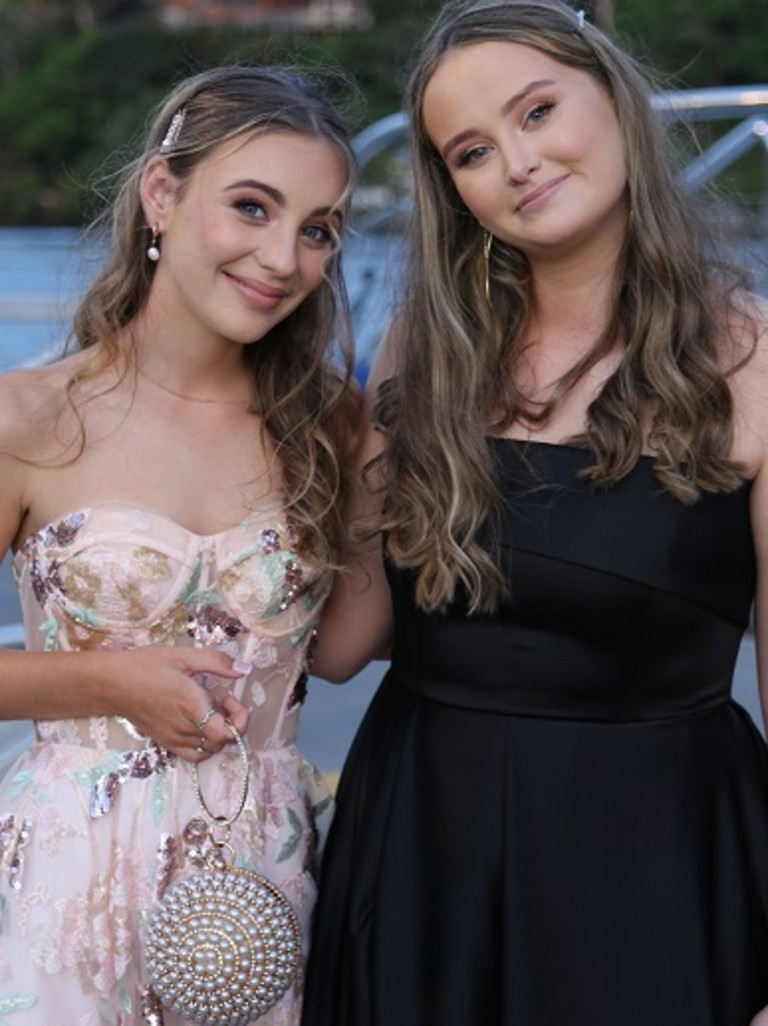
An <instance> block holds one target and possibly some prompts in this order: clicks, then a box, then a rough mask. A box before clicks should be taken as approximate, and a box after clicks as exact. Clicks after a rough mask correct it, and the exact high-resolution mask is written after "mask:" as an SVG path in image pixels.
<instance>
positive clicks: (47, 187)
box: [0, 0, 768, 224]
mask: <svg viewBox="0 0 768 1026" xmlns="http://www.w3.org/2000/svg"><path fill="white" fill-rule="evenodd" d="M439 2H440V0H371V2H370V7H371V9H372V11H373V14H374V19H375V21H374V25H373V27H372V28H371V29H370V30H368V31H348V32H343V33H342V32H335V33H324V34H315V35H311V36H303V35H298V34H294V35H290V34H288V35H282V34H281V35H278V34H274V33H264V32H255V31H250V30H244V29H220V30H218V29H217V30H212V29H199V30H192V31H179V30H171V29H170V28H168V27H164V26H162V25H160V24H159V23H157V22H156V21H155V20H151V19H149V18H147V17H146V15H145V16H143V20H142V19H139V20H134V21H132V22H129V23H126V24H119V23H118V24H115V23H107V24H104V25H101V26H99V27H97V28H94V29H91V30H88V31H87V32H81V31H78V30H77V28H76V27H75V26H74V24H68V23H64V22H59V23H55V24H49V25H44V26H40V27H39V28H34V27H33V26H31V25H30V24H29V23H28V22H27V23H22V21H20V20H19V19H18V18H17V17H16V14H17V13H18V11H19V10H22V9H23V4H21V5H20V3H19V2H18V0H5V2H3V3H2V4H0V35H2V40H0V43H1V44H2V45H0V77H2V80H3V82H4V84H3V85H2V86H0V163H2V167H3V174H2V176H0V212H1V213H0V218H1V219H2V221H3V222H4V223H6V224H76V223H82V222H83V221H84V220H87V219H88V218H90V216H91V215H92V214H93V209H92V202H91V201H90V200H89V192H88V190H87V189H86V188H85V186H86V185H87V183H89V182H90V181H91V180H92V178H93V177H94V174H96V173H97V172H99V171H100V170H101V169H103V168H105V166H107V163H106V162H108V161H109V159H110V155H114V154H116V153H117V154H119V155H120V156H121V157H123V156H127V155H130V154H131V152H132V150H133V148H134V146H135V144H136V142H137V140H138V138H139V136H140V135H141V132H142V129H143V126H144V124H145V121H146V118H147V115H148V112H149V111H150V109H151V108H152V107H153V106H154V105H155V104H156V103H157V102H159V100H160V99H161V97H162V96H163V94H164V93H165V92H166V91H167V89H168V88H169V87H170V86H171V85H172V84H174V83H175V82H176V81H178V79H179V78H181V77H183V76H185V75H186V74H189V73H191V72H194V71H197V70H200V69H202V68H205V67H209V66H211V65H214V64H217V63H220V62H221V61H229V60H241V61H256V62H265V63H278V62H279V63H286V62H287V63H291V64H298V65H300V66H302V67H305V68H308V69H309V70H311V71H314V72H315V73H316V74H318V75H319V76H320V77H321V78H322V79H323V80H324V82H325V84H326V87H327V88H328V89H329V90H330V92H331V93H332V95H333V96H334V98H335V99H336V100H337V102H339V103H340V104H341V105H342V107H343V108H345V109H346V110H347V112H348V115H349V118H350V123H351V126H352V127H353V128H355V129H359V128H362V127H363V126H364V125H366V124H368V123H369V122H371V121H373V120H375V119H376V118H379V117H383V116H384V115H386V114H390V113H392V111H394V110H397V109H398V108H399V106H400V100H401V95H402V87H403V78H404V71H405V69H406V67H407V65H408V60H409V56H410V53H411V50H412V48H413V45H414V42H415V41H416V39H417V38H418V36H419V35H420V34H421V31H422V29H423V27H424V25H425V24H426V22H427V20H428V18H429V17H430V15H431V14H432V13H433V12H434V11H435V10H436V9H437V7H438V6H439ZM138 9H139V10H141V5H138ZM12 13H13V15H14V16H13V17H11V14H12ZM672 13H673V17H672V18H671V17H670V16H671V14H672ZM616 27H617V30H618V32H619V34H620V35H621V37H622V39H624V40H627V41H628V42H629V44H630V47H631V49H632V50H633V51H634V52H635V53H637V54H638V55H639V56H640V57H641V58H644V59H649V60H650V61H651V63H652V64H653V65H654V66H655V67H657V68H658V69H660V70H661V71H662V73H663V74H664V75H666V76H669V77H670V78H671V80H673V81H674V82H675V84H677V85H680V86H697V85H723V84H743V83H752V82H761V81H764V80H765V79H766V77H768V71H767V69H766V65H765V57H764V54H765V40H766V39H768V3H766V0H616ZM353 83H356V85H355V84H353Z"/></svg>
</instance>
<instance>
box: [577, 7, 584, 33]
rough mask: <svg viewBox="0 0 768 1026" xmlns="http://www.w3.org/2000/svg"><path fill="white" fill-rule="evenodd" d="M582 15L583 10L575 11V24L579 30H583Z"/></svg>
mask: <svg viewBox="0 0 768 1026" xmlns="http://www.w3.org/2000/svg"><path fill="white" fill-rule="evenodd" d="M584 17H585V15H584V11H583V10H581V11H577V12H576V25H577V27H578V30H579V32H583V30H584Z"/></svg>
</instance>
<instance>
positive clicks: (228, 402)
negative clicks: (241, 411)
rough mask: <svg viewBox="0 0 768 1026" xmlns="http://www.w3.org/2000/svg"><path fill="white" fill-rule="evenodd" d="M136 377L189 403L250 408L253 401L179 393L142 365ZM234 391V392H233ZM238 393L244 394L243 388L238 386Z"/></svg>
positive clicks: (232, 397)
mask: <svg viewBox="0 0 768 1026" xmlns="http://www.w3.org/2000/svg"><path fill="white" fill-rule="evenodd" d="M136 375H137V377H139V378H141V379H142V380H144V381H146V382H148V383H149V384H150V385H151V386H152V387H153V388H156V389H158V391H160V392H163V393H164V394H165V395H169V396H173V398H174V399H181V400H183V401H184V402H188V403H213V404H217V405H221V406H250V405H251V399H250V398H246V397H244V396H243V395H242V394H239V395H233V394H230V395H228V396H226V397H224V396H217V395H213V394H210V395H205V394H203V393H202V391H201V393H200V394H199V395H198V394H192V393H187V392H183V391H177V389H175V388H171V386H170V385H166V384H164V383H163V382H161V381H158V380H156V379H155V378H153V377H152V376H151V375H150V374H148V373H147V371H146V370H145V369H144V368H143V367H142V365H141V364H140V363H137V364H136ZM233 391H234V390H233ZM237 392H238V393H241V392H242V386H241V385H239V384H238V387H237Z"/></svg>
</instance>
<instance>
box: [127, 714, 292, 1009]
mask: <svg viewBox="0 0 768 1026" xmlns="http://www.w3.org/2000/svg"><path fill="white" fill-rule="evenodd" d="M229 727H230V730H231V731H232V733H233V735H234V736H235V740H236V742H237V744H238V747H239V749H240V753H241V755H242V757H243V762H244V767H245V774H244V784H243V788H242V792H241V796H240V801H239V804H238V808H237V810H236V812H235V813H234V815H232V816H230V817H225V816H215V815H213V814H212V813H211V811H210V809H209V808H208V806H207V804H206V802H205V799H204V798H203V795H202V792H201V790H200V779H199V775H198V772H197V766H196V765H195V767H194V774H195V786H196V789H197V797H198V800H199V802H200V805H201V808H202V809H203V811H204V813H205V814H206V815H207V816H208V817H209V819H210V820H211V825H212V830H215V831H217V832H218V834H219V837H218V838H217V839H216V840H215V841H214V846H213V848H212V850H211V853H210V854H209V856H208V858H207V864H206V868H205V869H203V870H201V871H200V872H199V873H196V874H194V875H192V876H190V877H188V878H185V879H182V880H180V881H179V882H178V883H176V884H174V885H173V886H172V887H170V888H169V889H168V891H167V892H166V894H165V895H164V897H163V899H162V901H161V902H160V903H159V904H158V905H157V907H156V908H155V909H154V910H153V911H152V913H151V914H150V916H149V918H148V920H147V923H146V925H145V931H144V956H145V960H146V966H147V972H148V976H149V983H150V986H151V989H152V991H153V993H154V994H155V995H156V996H157V998H158V999H159V1001H160V1002H161V1004H162V1005H163V1006H165V1007H166V1008H167V1009H169V1010H171V1011H173V1012H176V1013H178V1014H179V1015H181V1016H182V1017H183V1018H184V1019H186V1020H188V1021H189V1022H190V1023H194V1024H195V1026H247V1024H248V1023H250V1022H253V1020H254V1019H258V1018H259V1016H261V1015H264V1013H265V1012H267V1011H269V1009H270V1008H272V1006H273V1005H274V1004H276V1003H277V1001H279V1000H280V998H281V997H282V996H283V994H284V993H285V992H286V991H287V990H288V988H289V987H290V985H291V983H292V982H293V980H294V978H295V976H296V973H297V970H298V968H299V965H300V961H301V931H300V927H299V921H298V919H297V917H296V913H295V912H294V910H293V906H292V905H291V903H290V901H289V900H288V898H287V897H286V896H285V895H284V894H283V892H282V891H281V890H280V889H279V888H278V887H276V886H275V885H274V884H272V883H270V881H269V880H267V879H265V878H264V877H263V876H260V875H259V874H258V873H254V872H251V871H250V870H247V869H238V868H235V867H234V866H233V862H234V851H233V849H232V846H231V844H230V842H229V837H230V834H231V827H232V824H233V823H234V822H235V820H236V819H237V817H238V816H239V815H240V813H241V812H242V811H243V808H244V806H245V800H246V797H247V794H248V753H247V750H246V747H245V742H244V741H243V738H242V737H241V735H240V733H239V731H238V730H237V729H236V728H235V727H234V726H233V725H232V724H229Z"/></svg>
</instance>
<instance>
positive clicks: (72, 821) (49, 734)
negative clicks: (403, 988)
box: [0, 502, 331, 1026]
mask: <svg viewBox="0 0 768 1026" xmlns="http://www.w3.org/2000/svg"><path fill="white" fill-rule="evenodd" d="M13 567H14V573H15V576H16V580H17V583H18V586H19V591H20V595H21V600H22V607H23V612H24V621H25V625H26V636H27V647H28V648H29V649H35V650H44V651H86V650H88V651H91V650H94V649H129V648H134V647H138V646H143V645H152V644H161V645H169V644H170V645H198V646H199V645H211V646H214V647H216V648H219V649H221V650H223V651H225V652H227V653H229V654H230V655H232V656H235V657H237V658H238V659H241V660H243V661H246V662H249V663H252V665H253V671H252V673H251V674H250V676H249V678H248V679H247V680H239V681H236V682H235V684H234V688H233V690H234V692H235V693H236V694H237V695H238V697H239V698H240V699H241V701H243V702H244V704H246V705H248V706H250V707H252V710H253V711H252V714H251V718H250V724H249V728H248V738H247V743H248V748H249V752H250V772H251V777H250V789H249V796H248V800H247V804H246V807H245V809H244V811H243V814H242V815H241V816H240V817H239V819H238V820H237V822H236V823H235V826H234V830H233V844H234V848H235V850H236V854H237V858H238V864H240V865H243V866H245V867H248V868H252V869H254V870H256V871H257V872H259V873H261V874H262V875H264V876H266V877H268V878H269V879H270V880H271V881H273V882H274V883H276V884H277V885H278V886H279V887H280V888H281V889H282V890H283V891H284V892H285V893H286V894H287V895H288V897H289V898H290V900H291V901H292V903H293V906H294V908H295V911H296V913H297V915H298V918H299V921H300V923H301V926H302V936H303V939H304V946H305V954H306V938H307V933H308V925H309V919H310V914H311V912H312V908H313V905H314V900H315V881H314V873H313V870H314V861H315V856H316V851H315V840H316V836H317V827H318V817H319V816H321V814H322V813H323V812H325V811H329V807H330V802H331V799H330V795H329V794H328V791H327V789H326V788H325V785H324V783H323V781H322V778H321V777H320V775H319V773H318V772H317V771H316V770H315V769H314V767H312V766H311V765H309V764H308V763H307V762H306V761H305V760H304V759H303V758H302V757H301V755H300V754H299V752H298V751H297V749H296V746H295V740H296V731H297V720H298V711H299V706H300V704H301V701H302V698H303V692H304V685H305V680H306V672H305V669H306V660H307V649H308V646H309V644H310V642H311V639H312V637H313V634H314V628H315V622H316V619H317V616H318V614H319V611H320V608H321V605H322V602H323V600H324V598H325V596H326V594H327V590H328V583H329V582H328V579H327V575H318V574H317V573H316V572H314V571H313V570H311V569H310V568H309V567H308V566H306V565H305V564H303V563H302V561H301V560H300V559H299V558H298V556H297V555H296V554H295V553H294V552H293V551H292V549H291V539H290V532H289V531H288V529H287V528H286V525H285V522H284V520H283V518H282V516H281V513H280V510H279V508H277V507H271V508H268V509H266V510H260V511H257V512H254V513H252V514H250V515H249V516H248V517H247V518H246V519H245V520H244V521H243V523H242V524H241V525H240V526H239V527H236V528H233V529H231V530H227V531H223V532H221V533H219V534H216V535H209V536H199V535H195V534H192V533H190V532H189V531H187V530H185V529H184V528H182V527H181V526H180V525H179V524H177V523H175V522H174V521H172V520H170V519H168V518H167V517H166V516H164V515H162V514H158V513H156V512H152V511H150V510H145V509H141V508H135V507H133V506H130V505H127V504H124V503H118V502H115V503H100V504H98V505H94V506H92V507H90V508H87V509H82V510H80V511H77V512H74V513H72V514H70V515H68V516H66V517H64V518H62V519H61V520H60V521H59V522H58V523H54V524H51V525H49V526H47V527H45V528H43V529H42V530H40V531H38V532H37V533H36V534H34V535H32V536H31V537H30V538H28V539H27V541H26V542H25V543H24V545H23V546H22V547H21V548H20V550H19V551H18V552H17V553H16V555H15V558H14V561H13ZM201 683H203V684H205V686H207V687H209V688H210V689H211V690H214V691H215V690H216V689H217V687H224V686H227V687H231V686H232V684H231V682H229V681H227V682H224V681H222V680H219V681H218V682H217V681H216V680H214V679H210V678H209V679H208V680H206V681H202V682H201ZM35 729H36V738H37V740H36V743H35V744H34V745H33V746H32V748H31V749H30V750H29V751H27V752H26V753H25V754H23V755H21V756H20V758H19V759H18V760H17V761H16V763H15V764H14V765H13V766H12V767H11V769H10V770H9V771H8V773H7V775H6V777H5V778H4V779H3V781H2V783H1V784H0V915H1V917H2V918H1V921H0V1023H1V1024H3V1026H139V1024H142V1023H154V1022H157V1021H160V1020H159V1019H158V1018H157V1013H156V1010H155V1011H154V1012H151V1013H150V1010H149V1009H150V1006H151V1000H150V1002H149V1003H148V1001H147V999H146V996H145V988H146V984H147V980H146V978H145V973H144V970H143V965H142V958H141V953H140V944H139V936H140V932H141V928H142V923H143V919H144V918H145V916H146V914H147V912H148V911H150V910H151V909H152V908H153V907H154V905H155V903H156V901H157V899H158V897H159V896H160V895H161V894H162V893H163V892H164V889H165V888H166V887H167V886H168V884H169V882H172V881H173V880H174V879H177V878H178V876H179V875H180V874H182V873H188V872H193V871H194V869H195V867H196V866H198V865H200V862H201V858H202V857H203V856H204V855H205V851H206V848H207V846H208V844H209V840H208V838H207V836H206V833H205V828H204V826H203V824H204V823H205V820H204V819H202V818H201V809H200V805H199V802H198V799H197V796H196V792H195V788H194V782H193V774H192V771H191V766H190V764H189V763H186V762H184V761H183V760H181V759H176V758H174V757H173V756H169V754H168V753H166V752H164V751H163V750H162V749H159V748H158V747H157V746H156V745H154V744H153V743H152V742H150V741H148V740H147V739H141V738H140V737H139V736H138V735H137V734H136V732H135V730H133V729H132V725H131V724H130V723H128V722H127V721H122V720H119V719H116V718H109V717H91V718H90V719H79V720H56V721H50V720H41V721H38V722H36V724H35ZM242 769H243V762H242V758H241V756H240V755H239V754H238V751H237V749H236V746H234V745H233V746H231V750H230V749H229V748H228V749H227V750H226V751H225V752H223V753H221V754H220V755H217V756H214V757H213V758H211V759H209V760H206V761H205V762H204V763H203V764H202V766H201V770H200V778H201V787H202V790H203V793H204V795H205V799H206V802H207V804H208V806H209V808H210V809H211V810H212V811H214V812H219V810H221V813H222V814H227V813H228V812H231V811H232V809H233V808H234V807H236V806H237V799H238V796H239V793H240V788H241V786H242V779H243V778H242ZM302 990H303V972H300V973H299V976H298V978H297V979H296V981H295V985H294V986H293V987H292V988H291V990H290V991H289V992H288V993H286V994H285V995H284V996H283V997H282V998H281V999H280V1001H279V1002H278V1004H277V1005H275V1006H274V1007H273V1008H272V1009H271V1010H270V1011H269V1012H268V1013H267V1014H266V1015H264V1016H263V1017H262V1018H261V1019H259V1023H260V1026H296V1024H297V1023H298V1021H299V1017H300V1005H301V995H302ZM150 998H151V996H150ZM152 1015H155V1018H152ZM178 1021H179V1020H178V1018H177V1017H176V1016H174V1015H172V1014H170V1013H169V1012H165V1013H164V1022H165V1023H166V1024H167V1026H168V1024H171V1023H173V1024H174V1026H175V1024H176V1023H178Z"/></svg>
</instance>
